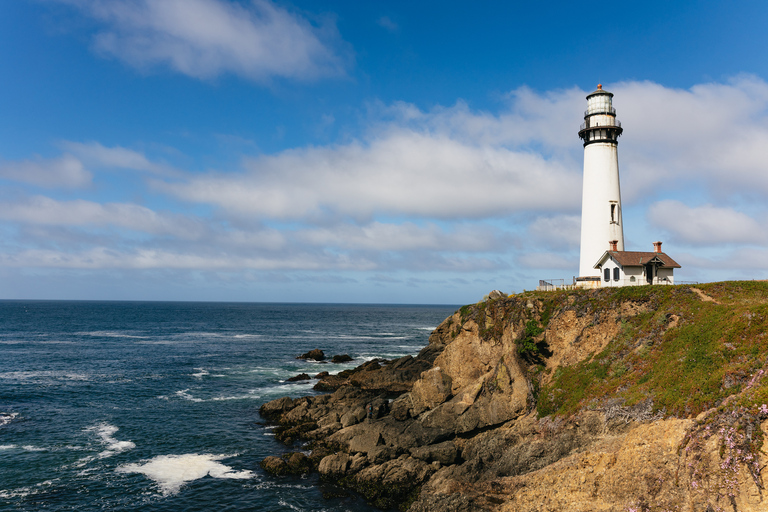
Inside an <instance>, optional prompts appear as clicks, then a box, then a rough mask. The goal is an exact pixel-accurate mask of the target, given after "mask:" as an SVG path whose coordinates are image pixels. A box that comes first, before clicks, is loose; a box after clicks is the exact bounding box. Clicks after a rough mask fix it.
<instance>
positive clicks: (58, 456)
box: [0, 301, 456, 512]
mask: <svg viewBox="0 0 768 512" xmlns="http://www.w3.org/2000/svg"><path fill="white" fill-rule="evenodd" d="M455 310H456V307H455V306H408V305H403V306H400V305H336V304H266V303H255V304H246V303H190V302H81V301H0V510H3V511H5V510H51V511H53V510H57V511H58V510H62V511H63V510H78V511H90V510H147V511H179V510H185V511H187V510H188V511H193V510H201V511H202V510H217V511H237V510H265V511H329V512H341V511H367V510H373V509H371V508H369V507H367V506H366V505H365V503H364V502H362V501H361V500H360V499H359V498H358V497H356V496H350V497H348V498H337V499H324V498H323V497H322V491H323V489H322V488H321V486H319V485H318V480H317V476H316V475H309V476H304V477H283V478H275V477H271V476H269V475H266V474H265V473H264V472H263V471H262V470H261V468H260V467H259V462H260V461H261V460H262V459H263V458H264V457H266V456H267V455H274V454H279V453H281V452H283V451H289V450H290V449H289V448H287V447H285V446H282V445H281V444H279V443H278V442H276V441H275V439H274V436H273V435H272V428H271V427H270V426H269V425H266V424H265V423H264V422H263V420H262V419H261V418H260V416H259V414H258V409H259V406H261V404H263V403H264V402H267V401H269V400H272V399H275V398H279V397H281V396H286V395H287V396H291V397H298V396H303V395H309V394H314V393H315V392H314V391H313V390H312V385H313V384H314V383H315V382H317V381H316V380H314V379H313V380H311V381H309V382H303V383H302V382H300V383H290V382H286V379H287V378H289V377H292V376H294V375H297V374H299V373H308V374H310V375H315V374H317V373H319V372H321V371H329V372H331V373H337V372H339V371H341V370H345V369H349V368H353V367H355V366H357V365H359V364H361V363H363V362H364V361H366V360H370V359H373V358H377V357H383V358H387V359H391V358H396V357H401V356H403V355H407V354H416V353H417V352H418V351H419V350H420V349H421V348H423V347H424V346H425V345H426V344H427V339H428V337H429V334H430V332H431V331H432V330H433V329H434V328H435V327H436V326H437V325H438V324H439V323H440V322H441V321H442V320H443V319H445V318H446V317H447V316H449V315H450V314H452V313H453V312H454V311H455ZM314 348H320V349H322V350H324V351H325V354H326V356H328V357H329V358H330V356H332V355H334V354H349V355H350V356H352V357H353V358H354V360H353V361H352V362H350V363H345V364H332V363H317V362H308V361H302V360H297V359H295V357H296V356H297V355H299V354H302V353H304V352H307V351H309V350H311V349H314ZM296 449H298V447H294V448H293V450H296Z"/></svg>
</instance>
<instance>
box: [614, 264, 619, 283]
mask: <svg viewBox="0 0 768 512" xmlns="http://www.w3.org/2000/svg"><path fill="white" fill-rule="evenodd" d="M613 280H614V281H618V280H619V267H613Z"/></svg>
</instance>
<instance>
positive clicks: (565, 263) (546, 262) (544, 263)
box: [517, 248, 578, 279]
mask: <svg viewBox="0 0 768 512" xmlns="http://www.w3.org/2000/svg"><path fill="white" fill-rule="evenodd" d="M529 249H531V248H529ZM517 262H518V263H519V264H520V265H522V266H523V267H527V268H535V269H557V270H566V269H568V270H571V269H572V270H574V271H576V270H577V267H578V261H577V260H576V259H574V258H568V257H566V256H564V255H563V254H560V253H553V252H533V251H525V252H523V253H521V254H520V256H519V257H518V258H517ZM551 277H552V276H549V277H547V276H542V279H549V278H551Z"/></svg>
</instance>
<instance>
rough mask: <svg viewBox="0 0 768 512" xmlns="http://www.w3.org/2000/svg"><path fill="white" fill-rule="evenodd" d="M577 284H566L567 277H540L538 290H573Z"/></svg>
mask: <svg viewBox="0 0 768 512" xmlns="http://www.w3.org/2000/svg"><path fill="white" fill-rule="evenodd" d="M574 288H576V285H575V284H565V279H539V286H537V287H536V290H538V291H540V292H553V291H555V290H573V289H574Z"/></svg>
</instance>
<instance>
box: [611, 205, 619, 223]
mask: <svg viewBox="0 0 768 512" xmlns="http://www.w3.org/2000/svg"><path fill="white" fill-rule="evenodd" d="M617 206H618V205H617V204H616V203H611V224H616V207H617Z"/></svg>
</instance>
